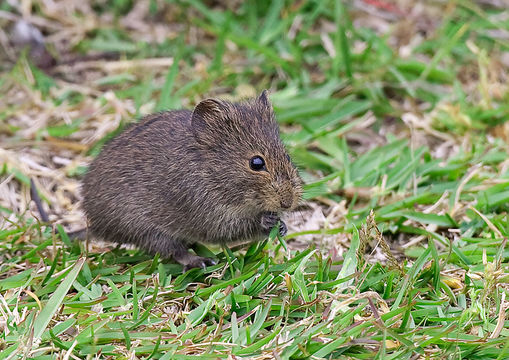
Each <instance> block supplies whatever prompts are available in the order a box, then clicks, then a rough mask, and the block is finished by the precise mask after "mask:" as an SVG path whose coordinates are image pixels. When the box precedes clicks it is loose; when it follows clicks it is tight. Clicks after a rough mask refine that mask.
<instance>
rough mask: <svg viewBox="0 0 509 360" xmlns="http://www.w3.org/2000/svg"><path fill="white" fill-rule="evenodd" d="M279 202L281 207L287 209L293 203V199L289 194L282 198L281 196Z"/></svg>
mask: <svg viewBox="0 0 509 360" xmlns="http://www.w3.org/2000/svg"><path fill="white" fill-rule="evenodd" d="M279 203H280V204H281V208H283V209H289V208H291V207H292V205H293V199H292V197H290V196H286V197H284V198H281V200H280V202H279Z"/></svg>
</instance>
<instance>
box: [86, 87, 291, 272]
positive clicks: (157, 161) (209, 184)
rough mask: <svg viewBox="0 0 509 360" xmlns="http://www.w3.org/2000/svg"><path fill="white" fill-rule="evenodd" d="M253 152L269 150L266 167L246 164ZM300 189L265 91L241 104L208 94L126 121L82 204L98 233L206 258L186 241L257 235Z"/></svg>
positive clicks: (193, 262) (91, 175)
mask: <svg viewBox="0 0 509 360" xmlns="http://www.w3.org/2000/svg"><path fill="white" fill-rule="evenodd" d="M262 97H263V98H262ZM267 106H268V107H269V109H267ZM258 155H260V156H258ZM253 156H254V157H261V156H262V157H263V158H264V159H266V169H265V171H260V170H257V171H253V170H252V169H251V168H250V161H251V160H250V159H252V158H253ZM257 161H258V160H257ZM255 162H256V161H255ZM261 172H264V173H265V172H266V173H267V174H260V173H261ZM269 175H270V176H269ZM300 191H301V190H300V178H299V177H298V174H297V172H296V170H295V168H294V167H293V165H292V164H291V162H290V161H289V159H287V155H286V152H285V150H284V147H283V145H282V143H281V141H280V139H279V132H278V128H277V124H276V123H275V121H274V119H273V115H272V111H271V109H270V104H269V103H268V99H267V98H266V93H263V94H262V96H261V97H260V99H258V100H257V101H255V102H253V103H246V104H230V103H227V102H222V101H216V100H205V101H203V102H201V103H200V104H199V105H198V106H197V107H196V109H195V110H194V111H188V110H178V111H168V112H163V113H158V114H154V115H150V116H148V117H146V118H144V119H143V120H142V121H141V122H140V123H138V124H135V125H133V126H131V127H129V128H128V129H127V130H125V131H124V132H123V133H121V134H120V135H119V136H117V137H116V138H115V139H113V140H112V141H110V142H109V143H108V144H107V145H106V146H105V148H104V149H103V151H102V152H101V154H100V155H99V156H98V157H97V158H96V159H95V160H94V161H93V162H92V164H91V166H90V169H89V171H88V173H87V175H86V176H85V179H84V183H83V197H84V200H83V207H84V209H85V212H86V215H87V217H88V220H89V226H90V230H91V231H92V233H93V234H94V235H96V236H100V237H103V238H105V239H108V240H112V241H114V242H118V243H132V244H136V245H138V246H139V247H141V248H143V249H146V250H148V251H149V252H152V253H155V252H159V253H161V255H162V256H164V257H169V256H172V257H173V258H174V259H175V260H177V261H179V262H180V263H182V264H183V265H185V266H187V267H193V266H204V265H205V264H208V263H210V262H208V261H206V260H207V259H204V258H200V257H197V256H195V255H191V254H190V253H188V251H187V249H188V247H189V245H190V244H192V243H194V242H204V243H221V244H228V243H232V242H236V241H244V240H247V241H256V240H260V239H262V238H263V237H264V236H266V235H267V234H268V231H270V228H269V227H272V226H273V225H275V222H277V221H278V220H279V217H278V216H277V215H276V214H277V213H280V212H281V211H282V210H284V209H288V208H292V207H294V206H295V205H296V204H297V202H298V201H299V198H300Z"/></svg>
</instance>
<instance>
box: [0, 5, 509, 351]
mask: <svg viewBox="0 0 509 360" xmlns="http://www.w3.org/2000/svg"><path fill="white" fill-rule="evenodd" d="M506 8H507V6H506V5H504V1H495V0H482V1H481V0H477V1H475V0H462V1H418V2H411V1H408V0H393V1H392V0H351V1H341V0H336V1H320V0H299V1H284V0H274V1H271V2H268V1H267V2H263V1H254V0H249V1H245V2H242V1H236V0H231V1H224V2H222V1H212V0H208V1H206V0H186V1H184V0H181V1H164V0H146V1H130V0H94V1H75V0H72V1H43V0H33V1H23V2H20V3H18V2H16V1H4V2H0V49H1V51H0V165H1V173H0V214H1V216H0V329H1V332H0V359H25V358H34V359H35V358H37V359H66V360H67V359H71V358H73V359H85V358H87V359H99V358H101V359H102V358H105V359H113V358H115V359H164V360H166V359H191V358H193V357H195V356H200V357H201V358H203V359H243V358H249V359H509V318H508V316H507V309H508V308H509V299H507V294H508V290H509V284H508V282H509V281H508V280H509V252H508V250H507V249H506V245H507V238H508V236H509V221H508V208H509V151H508V150H509V121H508V120H509V85H508V84H509V10H507V9H506ZM22 18H23V19H25V21H26V22H27V23H28V24H31V25H33V26H34V27H35V28H37V29H39V30H40V31H41V32H42V35H43V36H44V39H45V42H46V48H47V51H48V54H51V56H52V57H54V58H55V63H54V64H51V65H49V66H45V65H44V64H42V63H40V62H39V58H37V57H36V56H34V54H33V53H31V52H30V51H29V50H28V49H26V48H25V49H22V48H21V47H20V46H16V45H15V44H14V43H12V41H11V42H9V39H11V40H12V36H13V30H12V29H13V26H14V24H15V23H16V22H17V21H19V20H20V19H22ZM263 89H269V90H270V97H271V101H272V103H273V105H274V109H275V113H276V116H277V119H278V121H279V123H280V125H281V130H282V136H283V139H284V141H285V143H286V144H287V147H288V150H289V153H290V154H291V156H292V159H293V161H294V162H295V163H296V164H297V166H298V167H299V170H300V173H301V176H302V178H303V180H304V182H305V185H304V201H303V203H302V205H301V206H299V208H298V209H297V211H295V212H294V213H292V214H287V215H286V218H285V220H286V223H287V225H288V228H289V234H288V235H287V236H286V237H285V238H270V239H267V240H266V241H263V242H260V243H255V244H247V245H244V246H238V247H236V248H232V249H228V248H220V247H217V248H214V247H210V248H205V247H203V246H197V247H196V249H195V251H196V252H197V253H198V254H201V255H205V256H206V255H209V256H210V255H212V256H213V257H215V258H216V259H217V260H218V264H217V265H214V266H210V267H208V268H206V269H192V270H190V271H187V272H185V273H183V272H182V267H181V266H180V265H177V264H175V263H173V262H172V261H171V260H167V259H161V258H160V257H159V256H155V257H154V256H151V255H148V254H146V253H144V252H143V251H140V250H137V249H134V248H125V247H118V246H115V245H114V244H110V243H106V242H97V241H93V239H90V241H86V242H77V241H72V240H70V239H69V237H68V236H67V234H66V232H69V231H72V230H76V229H80V228H83V227H84V226H86V221H85V219H84V217H83V213H82V210H81V208H80V199H81V198H80V189H79V184H80V181H81V179H82V177H83V174H84V173H85V172H86V169H87V165H88V164H89V162H90V161H91V160H92V159H93V158H94V157H95V156H96V155H97V154H98V153H99V151H100V149H101V146H102V145H103V144H104V143H105V142H106V141H108V139H110V138H111V137H112V136H114V135H115V134H117V133H118V132H119V131H121V129H122V128H123V127H124V126H125V125H127V124H129V123H131V122H134V121H137V120H139V119H140V118H141V117H142V116H143V115H145V114H149V113H153V112H156V111H161V110H165V109H176V108H182V107H186V108H191V107H193V106H194V105H196V104H197V103H198V102H199V101H200V100H202V99H204V98H207V97H220V98H224V99H229V100H232V101H238V100H242V99H245V98H250V97H254V96H256V95H257V94H259V93H260V92H261V91H262V90H263ZM30 179H32V180H33V181H34V182H35V184H36V185H37V188H38V190H39V194H40V196H41V198H42V201H43V204H44V207H45V209H46V210H47V212H48V213H49V215H50V222H49V223H44V222H42V221H41V216H40V214H39V213H38V212H37V209H36V207H35V205H34V203H33V202H31V200H30Z"/></svg>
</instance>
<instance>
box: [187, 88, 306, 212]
mask: <svg viewBox="0 0 509 360" xmlns="http://www.w3.org/2000/svg"><path fill="white" fill-rule="evenodd" d="M191 121H192V128H193V132H194V137H195V139H196V142H197V147H198V148H199V150H200V153H201V160H202V162H203V164H204V166H205V167H206V168H207V174H208V175H209V176H211V177H212V179H211V180H212V182H213V184H214V188H215V189H216V190H218V191H220V192H221V193H222V195H223V196H224V197H225V198H226V199H228V201H231V202H234V203H235V204H236V205H237V206H238V207H240V208H242V209H248V210H250V211H260V212H263V211H271V212H281V211H284V210H289V209H292V208H294V207H295V206H296V205H297V204H298V202H299V200H300V198H301V195H302V181H301V179H300V177H299V174H298V172H297V169H296V168H295V166H294V165H293V163H292V161H291V159H290V156H289V155H288V153H287V152H286V149H285V147H284V145H283V143H282V141H281V139H280V137H279V127H278V124H277V122H276V120H275V118H274V112H273V110H272V105H271V104H270V101H269V98H268V93H267V91H263V92H262V94H261V95H260V97H258V98H257V99H256V100H254V101H251V102H247V103H241V104H232V103H230V102H227V101H221V100H215V99H207V100H203V101H202V102H200V103H199V104H198V105H197V106H196V108H195V109H194V111H193V115H192V120H191ZM226 199H225V200H226Z"/></svg>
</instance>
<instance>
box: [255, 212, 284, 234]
mask: <svg viewBox="0 0 509 360" xmlns="http://www.w3.org/2000/svg"><path fill="white" fill-rule="evenodd" d="M278 221H279V235H281V236H285V235H286V233H287V232H288V229H287V227H286V224H285V223H284V222H283V221H282V220H281V219H280V218H279V216H278V214H276V213H273V212H268V213H265V214H263V215H262V221H261V225H262V229H263V230H264V232H265V233H266V234H267V235H268V234H270V231H271V230H272V228H273V227H274V226H276V224H277V223H278Z"/></svg>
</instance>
